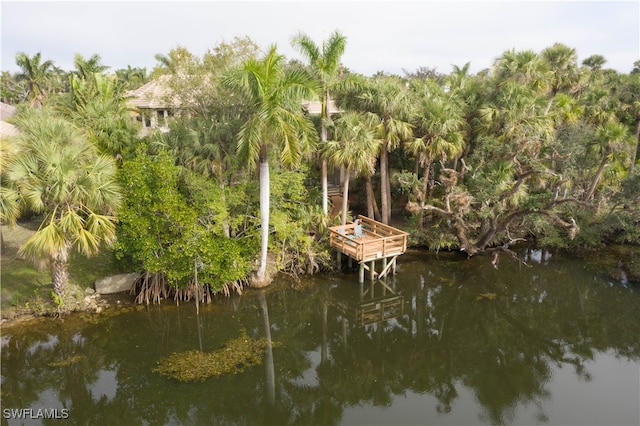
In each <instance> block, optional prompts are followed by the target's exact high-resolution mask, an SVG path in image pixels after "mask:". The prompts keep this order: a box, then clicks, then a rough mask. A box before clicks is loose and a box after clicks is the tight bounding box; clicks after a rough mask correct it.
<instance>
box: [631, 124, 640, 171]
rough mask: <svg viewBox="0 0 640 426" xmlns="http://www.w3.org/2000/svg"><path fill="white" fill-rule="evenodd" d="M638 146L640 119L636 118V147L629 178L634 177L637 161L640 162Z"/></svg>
mask: <svg viewBox="0 0 640 426" xmlns="http://www.w3.org/2000/svg"><path fill="white" fill-rule="evenodd" d="M638 145H640V117H638V118H636V146H635V148H634V149H633V152H632V153H631V165H630V166H629V177H631V176H633V172H634V170H635V166H636V161H638Z"/></svg>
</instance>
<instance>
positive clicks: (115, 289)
mask: <svg viewBox="0 0 640 426" xmlns="http://www.w3.org/2000/svg"><path fill="white" fill-rule="evenodd" d="M138 278H140V274H138V273H135V272H133V273H130V274H118V275H111V276H110V277H104V278H100V279H98V280H96V283H95V287H96V293H98V294H111V293H120V292H123V291H129V290H131V286H133V283H134V282H135V281H136V280H137V279H138Z"/></svg>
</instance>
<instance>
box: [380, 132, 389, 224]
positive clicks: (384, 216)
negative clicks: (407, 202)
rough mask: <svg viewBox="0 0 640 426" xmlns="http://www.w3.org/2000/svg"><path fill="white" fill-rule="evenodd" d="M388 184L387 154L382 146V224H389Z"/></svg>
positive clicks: (384, 146) (385, 147) (385, 148)
mask: <svg viewBox="0 0 640 426" xmlns="http://www.w3.org/2000/svg"><path fill="white" fill-rule="evenodd" d="M388 182H389V152H388V151H387V145H386V144H385V145H383V146H382V149H381V150H380V208H381V210H382V211H381V213H382V223H384V224H387V225H388V224H389V219H390V218H391V209H390V194H389V192H390V191H389V192H387V183H388Z"/></svg>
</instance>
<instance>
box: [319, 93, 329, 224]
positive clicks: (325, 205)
mask: <svg viewBox="0 0 640 426" xmlns="http://www.w3.org/2000/svg"><path fill="white" fill-rule="evenodd" d="M326 121H327V101H326V98H323V99H322V112H321V117H320V145H321V146H322V145H323V144H324V143H326V142H327V123H326ZM320 173H321V175H322V176H321V179H322V212H323V213H324V214H328V213H329V184H328V182H327V180H328V179H327V160H325V159H322V161H321V163H320Z"/></svg>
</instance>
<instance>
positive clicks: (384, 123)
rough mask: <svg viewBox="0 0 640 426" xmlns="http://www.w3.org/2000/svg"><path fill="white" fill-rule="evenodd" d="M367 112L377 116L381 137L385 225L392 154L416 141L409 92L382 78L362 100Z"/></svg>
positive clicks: (387, 215) (383, 215)
mask: <svg viewBox="0 0 640 426" xmlns="http://www.w3.org/2000/svg"><path fill="white" fill-rule="evenodd" d="M360 100H361V102H362V106H363V107H364V109H365V111H368V112H372V113H374V114H376V116H377V125H376V131H377V137H378V139H380V140H381V141H382V145H381V147H380V192H381V197H380V200H381V203H380V204H381V209H382V212H381V213H382V222H383V223H385V224H388V223H389V220H390V219H391V180H390V176H389V152H391V151H393V150H395V149H396V148H397V147H398V146H400V144H401V143H403V142H405V141H408V140H410V139H412V137H413V126H412V125H411V123H410V122H409V120H410V119H411V114H412V112H411V108H412V101H411V98H410V96H409V92H408V91H407V90H406V88H404V87H402V86H401V84H400V81H399V80H397V79H394V78H384V77H383V78H378V79H375V80H374V81H373V83H372V84H370V85H369V86H368V87H365V91H364V92H363V93H362V95H361V96H360Z"/></svg>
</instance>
